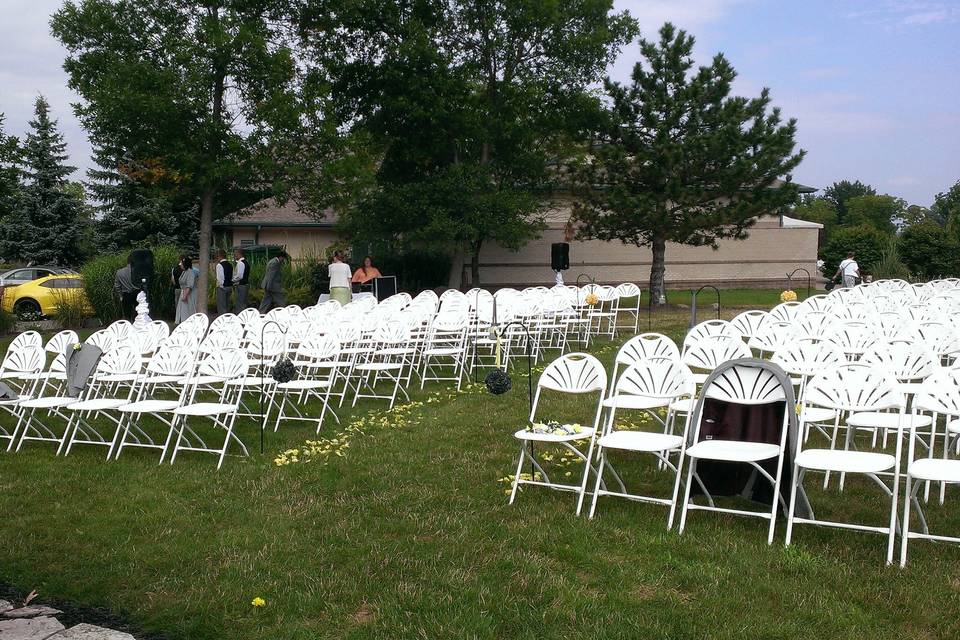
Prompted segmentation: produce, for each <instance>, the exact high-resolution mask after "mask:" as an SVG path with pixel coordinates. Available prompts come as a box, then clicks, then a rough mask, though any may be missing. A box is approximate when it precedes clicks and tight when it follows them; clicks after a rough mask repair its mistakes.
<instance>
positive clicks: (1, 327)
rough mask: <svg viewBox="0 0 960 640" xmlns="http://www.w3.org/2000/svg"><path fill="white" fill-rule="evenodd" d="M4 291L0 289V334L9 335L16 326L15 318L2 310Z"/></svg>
mask: <svg viewBox="0 0 960 640" xmlns="http://www.w3.org/2000/svg"><path fill="white" fill-rule="evenodd" d="M3 295H4V290H3V288H0V334H4V333H10V332H11V331H13V330H14V329H15V328H16V326H17V318H16V316H14V315H13V314H12V313H10V312H9V311H7V310H6V309H4V308H3Z"/></svg>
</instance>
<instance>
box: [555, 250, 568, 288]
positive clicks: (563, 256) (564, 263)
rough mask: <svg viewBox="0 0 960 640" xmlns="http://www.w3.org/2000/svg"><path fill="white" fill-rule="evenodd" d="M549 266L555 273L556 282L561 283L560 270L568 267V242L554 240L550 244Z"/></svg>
mask: <svg viewBox="0 0 960 640" xmlns="http://www.w3.org/2000/svg"><path fill="white" fill-rule="evenodd" d="M550 268H551V269H553V271H554V272H555V273H556V274H557V284H558V285H562V284H563V275H561V273H560V272H561V271H566V270H567V269H569V268H570V243H569V242H554V243H553V244H551V245H550Z"/></svg>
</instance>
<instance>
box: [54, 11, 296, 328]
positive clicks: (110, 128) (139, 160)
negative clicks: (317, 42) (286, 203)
mask: <svg viewBox="0 0 960 640" xmlns="http://www.w3.org/2000/svg"><path fill="white" fill-rule="evenodd" d="M295 5H296V3H294V2H293V1H292V0H190V1H188V0H71V1H68V2H66V3H65V4H64V6H63V7H62V8H61V9H60V10H59V11H58V12H57V13H56V14H54V16H53V19H52V28H53V33H54V35H55V36H56V37H57V38H59V39H60V41H61V42H62V43H63V44H64V45H65V46H66V48H67V51H68V52H69V55H68V57H67V59H66V61H65V63H64V68H65V69H66V71H67V73H68V74H69V77H70V87H71V88H72V89H73V90H75V91H76V92H77V93H79V94H80V96H82V97H83V102H82V103H80V104H77V105H75V110H76V113H77V115H78V117H79V118H80V121H81V122H82V124H83V126H84V127H85V128H86V129H87V130H88V131H89V132H90V134H91V139H92V141H93V142H94V144H95V145H96V146H99V147H104V148H110V149H118V150H122V151H123V153H124V154H125V155H126V157H128V158H130V161H131V162H132V163H135V164H137V165H141V166H151V167H153V168H154V169H158V170H162V171H163V172H165V173H166V174H168V175H170V174H176V175H177V176H179V177H180V179H181V181H180V184H179V189H180V191H181V192H182V195H184V196H187V195H188V196H191V197H194V198H195V199H196V200H197V201H198V202H199V206H200V224H199V230H198V237H199V240H198V241H199V258H200V265H199V266H200V287H201V290H202V291H203V290H205V288H204V287H205V286H206V280H207V275H208V263H209V258H210V245H211V233H212V224H213V220H214V217H215V216H217V215H219V214H221V213H225V212H226V211H229V209H228V207H227V206H225V205H224V198H225V196H226V195H229V194H231V193H233V194H236V193H241V194H249V195H250V198H248V201H249V200H252V199H253V198H254V197H258V196H259V195H261V194H263V193H265V192H267V191H269V190H270V189H271V187H275V186H276V185H278V184H279V183H280V180H279V179H278V178H277V177H276V176H277V173H275V172H274V169H275V165H274V163H273V161H274V160H275V159H276V157H277V154H276V153H274V151H275V150H276V149H277V148H283V147H284V145H281V144H277V143H276V140H277V138H278V134H279V133H289V132H291V131H295V130H297V129H298V127H299V126H300V125H301V124H302V121H301V120H300V118H299V115H300V108H299V107H300V103H299V102H298V95H299V94H298V92H297V90H296V86H297V77H298V74H297V66H296V60H295V56H294V54H293V53H292V47H291V46H290V38H289V35H290V27H291V25H292V23H293V19H294V17H293V16H292V15H291V12H292V11H293V10H294V9H295V8H296V7H295ZM198 306H199V307H200V309H201V310H203V309H204V308H205V306H206V296H203V295H201V296H200V298H199V302H198Z"/></svg>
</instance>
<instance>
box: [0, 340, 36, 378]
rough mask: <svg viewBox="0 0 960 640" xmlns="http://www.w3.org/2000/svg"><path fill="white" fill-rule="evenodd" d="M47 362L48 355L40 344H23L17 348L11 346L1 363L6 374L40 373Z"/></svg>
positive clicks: (0, 368)
mask: <svg viewBox="0 0 960 640" xmlns="http://www.w3.org/2000/svg"><path fill="white" fill-rule="evenodd" d="M46 362H47V354H46V352H45V351H44V350H43V347H42V346H40V345H38V344H32V343H28V344H21V345H19V346H18V347H17V348H14V347H13V345H12V344H11V345H10V348H9V349H7V353H6V354H5V355H4V356H3V362H2V363H0V371H3V372H4V373H18V374H20V373H39V372H40V371H42V370H43V367H44V365H45V364H46Z"/></svg>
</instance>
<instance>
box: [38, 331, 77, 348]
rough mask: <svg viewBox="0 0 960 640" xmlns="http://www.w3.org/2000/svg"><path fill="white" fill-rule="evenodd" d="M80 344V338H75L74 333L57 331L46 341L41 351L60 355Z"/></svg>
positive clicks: (75, 334) (75, 333)
mask: <svg viewBox="0 0 960 640" xmlns="http://www.w3.org/2000/svg"><path fill="white" fill-rule="evenodd" d="M78 342H80V338H79V337H78V336H77V332H76V331H71V330H69V329H67V330H65V331H58V332H57V333H55V334H54V335H53V337H52V338H50V339H49V340H47V344H45V345H44V347H43V350H44V351H46V352H47V353H53V354H60V353H65V352H66V351H67V349H68V348H70V347H72V346H73V345H75V344H77V343H78Z"/></svg>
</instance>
